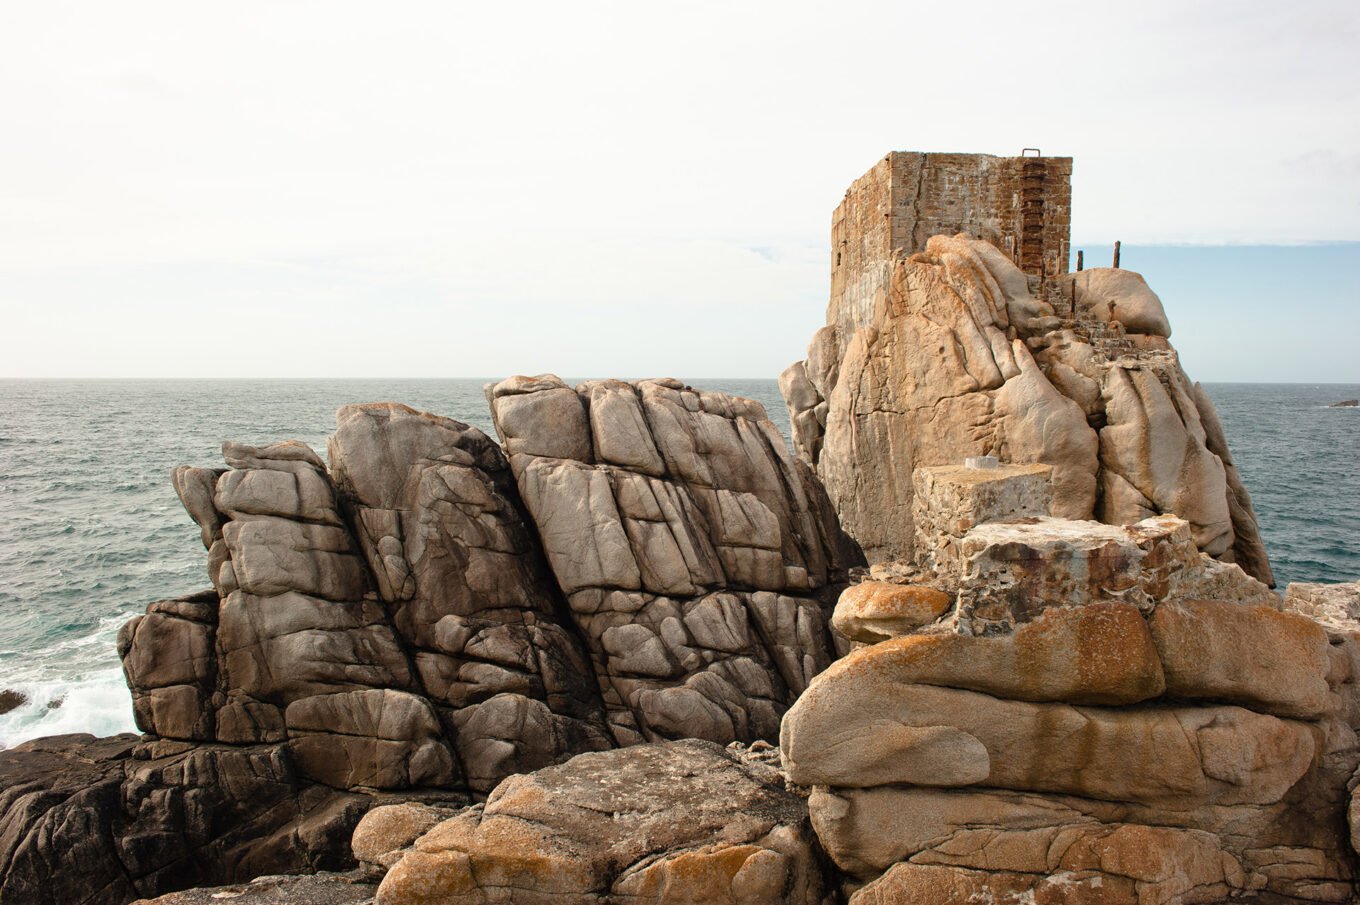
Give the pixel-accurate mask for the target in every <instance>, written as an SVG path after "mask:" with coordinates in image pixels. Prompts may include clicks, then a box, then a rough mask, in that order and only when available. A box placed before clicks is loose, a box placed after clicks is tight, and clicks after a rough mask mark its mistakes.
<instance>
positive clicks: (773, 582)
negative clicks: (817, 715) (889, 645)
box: [488, 375, 849, 744]
mask: <svg viewBox="0 0 1360 905" xmlns="http://www.w3.org/2000/svg"><path fill="white" fill-rule="evenodd" d="M488 398H489V399H490V402H491V408H492V413H493V415H494V418H495V423H496V427H497V430H498V431H499V432H500V434H501V436H502V437H503V439H504V442H505V449H506V451H507V453H508V454H509V460H510V468H511V471H512V472H513V473H514V475H515V478H516V480H517V481H518V484H519V491H520V495H521V496H522V497H523V500H524V505H525V508H526V510H527V512H528V513H529V517H530V519H531V521H532V522H533V524H534V526H535V528H536V529H537V531H538V536H539V538H540V539H541V541H542V544H543V549H544V552H545V553H546V555H547V559H548V564H549V566H550V567H551V568H552V571H553V574H554V575H555V576H556V579H557V583H558V585H559V587H560V588H561V589H562V592H563V593H564V594H565V595H566V599H567V602H568V604H569V606H570V609H571V614H572V618H573V620H574V621H575V623H576V624H577V625H578V626H579V627H580V630H581V634H582V636H583V637H584V638H585V641H586V645H587V647H588V649H589V651H590V654H591V657H592V661H593V663H594V669H595V674H596V675H597V676H598V678H599V681H600V690H601V693H602V695H603V698H604V703H605V707H606V710H607V712H608V717H609V723H610V727H611V728H612V729H613V732H614V737H615V738H616V739H617V741H618V742H619V743H620V744H632V743H635V742H639V741H643V740H648V741H652V740H663V739H676V738H701V739H708V740H709V741H714V742H720V743H726V742H729V741H733V740H738V741H747V742H749V741H754V740H757V739H767V740H768V739H773V738H774V737H775V736H776V735H777V734H778V731H779V720H780V717H781V716H782V714H783V712H784V710H785V708H787V707H788V705H789V704H791V703H792V702H793V700H794V698H796V697H797V696H798V694H799V693H801V692H802V690H803V689H804V688H806V687H807V683H808V681H809V680H810V679H811V678H812V677H813V676H814V675H816V674H817V673H818V672H820V671H821V670H822V669H824V668H825V667H826V666H827V665H828V664H829V663H830V662H831V659H832V657H833V653H834V652H833V649H832V645H831V640H830V636H829V634H828V632H827V631H826V621H827V615H828V614H827V612H826V610H829V609H830V607H829V605H828V604H829V602H830V601H829V600H828V597H827V595H828V593H834V590H838V588H837V587H836V582H838V581H840V580H841V579H842V577H843V575H844V571H845V568H846V566H847V565H848V563H849V559H848V557H849V553H848V552H847V550H846V548H845V545H844V542H843V540H842V538H841V536H840V532H839V529H838V527H837V524H836V521H835V517H834V515H833V514H832V512H831V510H830V507H829V506H828V505H827V503H826V500H825V497H824V495H823V492H822V489H821V486H820V484H819V483H818V481H817V479H816V478H815V476H813V475H812V473H811V471H810V469H808V468H807V467H806V466H805V465H803V464H802V463H800V462H798V461H796V460H795V459H793V458H792V457H791V456H790V455H789V454H788V452H787V449H786V447H785V444H784V441H783V438H782V437H780V435H779V433H778V431H776V430H775V428H774V426H773V425H772V424H770V422H769V421H768V419H767V418H766V415H765V411H764V409H763V408H762V407H761V406H760V405H759V404H758V403H755V402H752V401H750V400H747V399H740V398H737V397H733V396H728V395H726V394H724V393H708V392H701V391H698V390H693V389H691V388H689V387H686V386H685V385H684V384H682V383H680V382H679V381H675V380H644V381H640V382H639V383H637V384H629V383H623V382H621V381H612V380H611V381H597V382H592V383H587V384H583V385H581V386H579V387H576V388H575V389H573V388H571V387H568V386H567V385H566V384H564V383H563V382H562V381H561V380H560V379H558V378H557V377H554V376H552V375H544V376H540V377H532V378H526V377H515V378H511V379H509V380H506V381H503V382H501V383H498V384H496V385H495V386H494V387H489V388H488Z"/></svg>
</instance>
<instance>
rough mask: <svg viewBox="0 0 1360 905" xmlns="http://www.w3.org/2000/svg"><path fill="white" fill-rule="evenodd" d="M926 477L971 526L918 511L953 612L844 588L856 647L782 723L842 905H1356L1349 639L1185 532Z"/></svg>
mask: <svg viewBox="0 0 1360 905" xmlns="http://www.w3.org/2000/svg"><path fill="white" fill-rule="evenodd" d="M933 471H934V473H933V474H932V475H930V476H927V477H928V480H922V476H918V482H917V486H918V487H921V486H928V487H931V488H932V489H931V494H930V499H934V500H937V501H945V500H955V501H959V500H962V501H965V502H966V503H967V505H964V506H962V507H961V510H962V511H964V512H966V513H967V515H966V516H965V517H963V519H962V521H963V523H965V526H964V527H963V528H962V530H959V529H960V527H961V526H960V515H959V512H960V509H955V508H942V509H940V510H931V509H930V508H929V507H918V510H917V519H918V522H921V523H922V524H918V529H920V530H919V531H918V536H919V537H921V538H922V539H923V540H922V546H925V543H926V541H927V539H931V538H933V539H934V541H935V543H936V544H937V549H936V550H935V551H934V553H935V554H936V555H927V556H925V557H923V560H924V561H925V562H927V563H928V564H935V563H939V564H942V565H939V566H935V565H932V567H931V568H930V569H928V570H922V571H921V572H920V573H918V574H917V576H916V577H915V580H916V582H917V585H916V586H915V587H912V588H910V590H911V591H912V592H913V593H915V594H917V595H921V594H925V595H926V596H928V597H930V598H932V599H934V595H935V594H939V593H949V594H952V598H953V599H952V605H951V606H950V607H949V608H948V609H946V610H944V611H943V612H941V613H940V615H939V616H938V617H937V618H935V619H933V620H930V621H923V619H922V617H923V616H925V615H928V611H926V612H922V611H920V610H919V609H915V610H913V617H912V618H910V619H905V620H903V619H897V620H895V621H894V620H891V619H888V618H885V617H886V616H889V615H892V614H895V613H898V612H900V611H901V609H902V606H901V604H900V602H899V601H900V600H901V599H902V598H903V597H904V596H905V593H906V591H907V590H908V589H907V588H901V589H900V590H898V591H897V592H896V595H895V596H894V594H893V593H892V592H891V591H890V590H889V588H890V587H892V583H891V582H887V583H882V584H870V586H869V590H859V589H860V588H862V587H864V586H863V585H860V586H855V587H852V588H851V589H849V590H847V592H846V593H845V594H844V595H843V598H842V603H841V604H839V605H838V608H837V609H838V613H837V616H836V619H835V625H837V626H838V627H839V626H846V627H848V628H849V629H851V630H852V631H853V632H854V633H855V634H854V637H855V639H856V640H857V641H859V642H860V647H859V648H858V649H857V650H855V651H854V652H852V653H850V654H849V655H848V656H846V657H844V658H843V659H841V660H839V661H838V662H836V663H835V664H833V665H832V666H831V667H830V668H829V669H828V670H826V671H825V672H823V673H822V674H821V675H819V676H818V677H817V678H816V679H814V680H813V682H812V684H811V685H810V686H809V688H808V689H807V691H806V692H805V693H804V694H803V695H802V697H800V698H799V700H798V702H797V703H796V704H795V705H794V706H793V707H792V708H791V709H790V711H789V712H788V714H787V715H786V717H785V719H784V723H783V727H782V734H781V741H782V745H781V749H782V754H783V760H784V764H785V767H786V769H787V771H788V774H789V777H790V779H791V780H792V781H793V782H795V783H798V784H800V785H809V786H813V787H815V789H814V792H813V794H812V797H811V800H810V813H811V817H812V821H813V825H814V827H815V829H816V831H817V834H818V836H819V838H820V840H821V842H822V844H823V846H824V847H825V848H826V850H827V852H828V854H829V855H830V856H831V858H832V860H833V861H834V862H835V863H836V864H837V866H838V867H840V868H841V869H842V870H843V871H844V872H845V873H846V874H847V875H848V877H849V878H850V881H849V883H848V887H847V888H848V890H849V891H850V892H852V893H853V896H852V898H851V902H852V905H867V903H876V902H885V903H886V902H898V901H929V902H961V903H962V902H966V901H972V900H973V899H974V898H976V897H979V896H984V897H987V898H988V901H1008V902H1014V903H1017V905H1018V903H1020V902H1033V901H1063V902H1074V903H1097V902H1098V903H1102V905H1113V903H1128V905H1134V903H1138V905H1144V903H1148V902H1156V903H1159V905H1161V903H1166V905H1173V903H1191V902H1209V901H1220V900H1226V899H1228V898H1236V897H1242V896H1248V897H1250V896H1259V897H1262V898H1261V899H1260V900H1261V901H1272V902H1300V903H1302V902H1347V901H1351V896H1352V888H1353V887H1352V883H1353V881H1354V876H1355V859H1354V855H1353V852H1352V848H1351V843H1350V838H1349V834H1348V832H1347V829H1348V827H1347V823H1346V820H1345V813H1346V807H1347V803H1348V801H1349V798H1350V796H1349V791H1348V789H1349V784H1350V782H1351V778H1352V775H1353V774H1354V772H1355V770H1356V768H1357V766H1358V765H1360V743H1357V738H1356V733H1355V727H1356V726H1360V719H1357V716H1358V715H1360V710H1357V708H1356V707H1355V703H1354V702H1355V701H1356V699H1357V693H1360V686H1357V684H1356V676H1357V675H1358V674H1360V673H1358V672H1357V670H1356V669H1355V664H1356V663H1357V662H1360V661H1357V659H1356V657H1357V655H1358V654H1360V634H1356V633H1354V632H1350V631H1347V630H1345V628H1344V627H1341V626H1332V627H1324V626H1323V625H1321V624H1319V623H1318V622H1316V621H1314V620H1313V619H1311V618H1308V617H1306V616H1303V615H1300V614H1299V613H1295V612H1288V611H1286V610H1284V609H1283V608H1282V607H1281V604H1280V601H1279V598H1278V597H1276V596H1275V595H1274V594H1273V593H1271V592H1270V591H1269V590H1268V589H1267V588H1266V587H1265V585H1263V584H1262V583H1260V582H1258V581H1256V580H1255V579H1253V578H1251V577H1249V576H1248V575H1246V574H1245V573H1244V572H1242V571H1241V570H1240V569H1239V568H1238V567H1237V566H1235V565H1227V564H1223V563H1221V562H1218V561H1216V560H1214V559H1212V558H1211V557H1209V556H1208V555H1207V554H1205V553H1203V552H1201V551H1199V550H1198V549H1197V547H1196V544H1195V540H1194V536H1193V532H1192V529H1191V526H1190V525H1189V523H1188V522H1186V521H1185V520H1183V519H1179V518H1176V517H1174V516H1158V517H1154V518H1150V519H1146V520H1144V521H1142V522H1139V523H1137V524H1135V525H1131V526H1110V525H1105V524H1102V523H1099V522H1094V521H1073V520H1064V519H1055V518H1052V517H1047V516H1036V515H1030V514H1027V513H1024V512H1023V510H1024V509H1025V508H1026V507H1027V506H1033V505H1042V504H1041V503H1039V502H1038V501H1036V500H1035V499H1034V494H1035V488H1034V485H1033V481H1034V475H1035V472H1034V471H1033V470H1032V469H1027V468H1014V469H1005V468H1002V469H991V470H990V471H988V473H987V476H985V477H978V476H975V475H961V474H960V473H959V470H958V469H947V468H941V469H934V470H933ZM941 485H951V486H950V487H949V488H948V489H946V488H943V487H942V486H941ZM1043 508H1046V507H1043ZM1017 509H1019V510H1022V511H1021V512H1020V513H1019V514H1017V513H1016V510H1017ZM989 510H990V511H989ZM991 514H1000V515H1001V516H1002V520H1000V521H993V520H991V519H990V517H989V516H990V515H991ZM954 532H957V534H961V536H957V535H956V533H954ZM926 592H929V593H926ZM841 610H845V611H846V612H845V613H844V614H842V613H841V612H840V611H841Z"/></svg>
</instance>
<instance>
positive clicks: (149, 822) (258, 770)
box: [0, 735, 457, 905]
mask: <svg viewBox="0 0 1360 905" xmlns="http://www.w3.org/2000/svg"><path fill="white" fill-rule="evenodd" d="M445 797H446V798H453V799H456V798H457V796H447V795H446V796H445ZM381 800H382V799H381V797H374V796H371V795H365V794H359V793H353V792H344V791H339V790H336V789H332V788H329V787H327V786H324V785H319V784H314V783H309V782H307V781H306V779H305V777H304V776H302V775H300V774H299V772H298V771H297V770H296V768H295V766H294V764H293V761H292V758H291V756H290V753H289V751H288V749H287V747H286V746H284V745H278V744H275V745H254V746H233V745H216V744H185V743H179V742H169V741H153V742H144V741H141V740H139V739H138V738H137V737H136V736H132V735H123V736H115V737H112V738H107V739H95V738H93V737H92V736H88V735H71V736H56V737H53V738H46V739H39V740H36V741H33V742H28V743H25V744H22V745H18V746H16V747H14V748H11V749H9V750H6V751H3V752H0V901H3V902H7V903H8V902H15V903H24V905H77V903H79V905H122V903H125V902H127V901H129V900H131V899H136V898H141V897H148V896H155V895H159V894H161V893H163V892H168V891H170V890H174V889H180V888H183V887H185V886H191V885H195V884H199V885H205V886H211V885H215V884H221V883H227V882H232V881H238V880H242V879H248V878H250V877H254V876H257V875H260V874H268V873H278V872H297V871H315V870H337V869H344V868H346V867H349V866H350V865H352V863H353V860H352V857H351V856H350V854H349V852H348V839H349V837H350V834H351V832H352V830H353V829H354V826H355V824H356V823H357V822H358V820H359V818H360V816H362V814H363V813H364V811H366V810H367V809H368V808H369V807H370V806H372V804H373V803H375V802H380V801H381ZM345 901H352V900H345Z"/></svg>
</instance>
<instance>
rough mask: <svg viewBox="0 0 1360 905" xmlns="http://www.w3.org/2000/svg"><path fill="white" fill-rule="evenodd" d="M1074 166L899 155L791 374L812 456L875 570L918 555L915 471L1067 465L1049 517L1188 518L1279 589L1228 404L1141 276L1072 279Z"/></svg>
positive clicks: (849, 220)
mask: <svg viewBox="0 0 1360 905" xmlns="http://www.w3.org/2000/svg"><path fill="white" fill-rule="evenodd" d="M1070 174H1071V160H1070V159H1068V158H1034V157H1018V158H995V157H990V156H987V155H972V154H915V153H894V154H891V155H889V156H888V157H887V158H885V159H884V160H883V161H881V162H880V163H879V164H878V165H877V166H875V167H874V168H873V169H871V170H870V171H869V172H868V173H866V174H865V175H864V176H863V177H861V178H860V179H859V180H857V181H856V182H855V183H854V185H852V186H851V187H850V189H849V191H848V192H847V193H846V196H845V200H844V201H843V202H842V203H841V206H840V207H839V208H837V210H836V213H835V216H834V218H833V221H832V222H833V225H832V242H833V245H834V246H835V247H834V250H833V255H832V281H831V300H830V304H829V305H828V307H827V319H826V326H825V327H823V328H822V329H820V330H819V331H817V333H816V334H815V335H814V337H813V339H812V343H811V345H810V346H809V347H808V354H807V358H806V359H805V360H804V361H800V362H797V363H795V364H793V365H792V366H790V367H789V368H788V369H787V370H786V371H785V372H784V373H783V374H782V375H781V377H780V385H781V388H782V389H783V392H784V397H785V399H786V400H787V402H788V406H789V415H790V419H791V421H792V425H793V440H794V445H795V447H796V448H797V450H798V454H799V455H800V456H801V457H802V458H803V459H804V460H805V461H807V462H808V463H809V464H811V465H812V466H814V467H815V468H816V470H817V474H818V476H819V477H820V478H821V479H822V482H823V484H824V485H825V486H826V490H827V493H828V494H829V495H830V497H831V500H832V502H833V504H834V505H835V507H836V511H837V513H838V514H839V516H840V518H841V524H842V526H843V527H844V528H845V530H846V531H847V532H848V533H849V534H850V536H851V537H853V538H854V539H855V540H856V541H857V542H858V543H859V544H860V545H861V547H862V548H863V550H864V553H865V554H866V555H867V556H868V558H869V560H870V562H877V561H880V560H892V559H902V558H910V556H911V544H912V539H913V538H914V536H915V531H914V530H913V527H912V511H913V510H912V506H911V499H912V494H913V486H912V473H913V472H914V471H915V469H917V468H919V467H923V466H936V465H947V464H953V463H958V462H962V461H963V459H964V458H965V457H967V456H973V455H996V456H999V457H1000V458H1001V459H1002V460H1004V461H1008V462H1039V463H1043V464H1047V465H1052V466H1053V468H1054V514H1056V515H1061V516H1063V517H1066V518H1073V519H1089V518H1096V519H1098V520H1099V521H1102V522H1107V523H1109V524H1113V525H1120V524H1131V523H1133V522H1137V521H1139V520H1140V519H1144V518H1147V517H1150V516H1154V515H1162V514H1166V513H1173V512H1174V513H1176V514H1179V515H1180V516H1182V517H1183V518H1185V519H1186V520H1187V521H1189V522H1190V527H1191V531H1192V533H1193V535H1194V537H1195V542H1196V544H1197V545H1198V546H1199V548H1200V549H1201V550H1204V551H1206V552H1208V553H1210V554H1211V555H1213V556H1214V557H1216V558H1218V559H1220V560H1222V561H1225V562H1236V563H1238V564H1239V565H1241V566H1242V568H1243V569H1245V570H1246V571H1247V573H1248V574H1250V575H1253V576H1255V577H1256V578H1259V579H1261V580H1262V581H1264V582H1266V583H1267V584H1273V577H1272V574H1271V571H1270V563H1269V561H1268V559H1267V556H1266V552H1265V548H1264V546H1263V545H1262V544H1261V539H1260V534H1259V531H1258V530H1257V526H1256V515H1255V513H1254V512H1253V510H1252V507H1251V498H1250V496H1249V494H1248V493H1247V490H1246V487H1245V486H1244V485H1243V483H1242V481H1241V478H1240V476H1239V475H1238V473H1237V469H1236V467H1235V465H1234V463H1233V459H1232V455H1231V453H1230V452H1229V450H1228V445H1227V441H1226V439H1225V438H1224V435H1223V429H1222V427H1221V425H1220V424H1219V420H1218V414H1217V412H1216V411H1215V410H1214V406H1213V403H1212V402H1211V401H1210V400H1209V397H1208V396H1207V395H1206V394H1205V393H1204V391H1203V390H1202V389H1201V388H1200V387H1199V385H1198V384H1195V383H1192V382H1191V381H1190V379H1189V378H1188V377H1187V376H1186V374H1185V372H1184V370H1182V369H1181V366H1180V361H1179V358H1178V357H1177V355H1176V352H1175V350H1174V349H1173V348H1172V346H1171V343H1170V340H1169V337H1170V335H1171V326H1170V323H1169V322H1168V320H1167V317H1166V313H1165V311H1164V310H1163V308H1162V303H1161V300H1160V299H1158V297H1157V296H1156V294H1155V293H1153V291H1152V290H1151V289H1150V288H1148V286H1147V284H1146V283H1145V282H1144V280H1143V278H1142V277H1141V276H1139V275H1138V274H1136V273H1134V272H1132V271H1128V270H1120V269H1117V268H1094V269H1090V270H1083V271H1080V272H1077V273H1068V272H1067V256H1068V246H1069V229H1070V206H1071V188H1070Z"/></svg>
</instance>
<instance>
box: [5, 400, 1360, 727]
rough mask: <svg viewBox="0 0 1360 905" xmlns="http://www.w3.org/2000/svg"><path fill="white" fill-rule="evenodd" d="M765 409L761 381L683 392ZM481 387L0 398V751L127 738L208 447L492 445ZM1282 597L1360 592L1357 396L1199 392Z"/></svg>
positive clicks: (195, 548) (210, 461) (188, 575)
mask: <svg viewBox="0 0 1360 905" xmlns="http://www.w3.org/2000/svg"><path fill="white" fill-rule="evenodd" d="M692 382H693V383H694V384H695V385H697V386H700V387H703V388H705V389H718V390H724V391H727V392H731V393H737V394H740V395H743V396H749V397H752V398H754V399H757V400H759V401H760V402H762V403H764V405H765V407H766V409H767V411H768V412H769V413H770V417H771V420H773V421H774V423H775V424H776V425H777V426H778V427H779V428H780V429H781V430H782V431H784V432H785V434H786V435H787V431H788V417H787V414H786V412H785V410H784V406H783V402H782V400H781V399H780V396H779V389H778V386H777V384H776V382H775V381H773V380H718V379H706V380H693V381H692ZM482 384H483V381H481V380H409V381H408V380H260V381H250V380H199V381H180V380H158V381H130V380H129V381H122V380H105V381H0V689H9V690H12V691H15V692H18V693H19V694H21V695H23V696H24V699H25V700H24V703H22V704H20V705H19V706H17V707H15V708H14V709H12V710H10V711H9V712H7V713H4V714H0V746H9V745H13V744H16V743H17V742H19V741H22V740H24V739H28V738H33V737H35V736H40V735H51V734H56V733H61V732H93V733H96V734H108V733H112V732H120V731H126V730H132V729H133V725H132V714H131V704H130V701H129V698H128V694H127V690H126V688H125V686H124V684H123V678H122V672H121V669H120V667H119V664H118V656H117V652H116V650H115V647H114V639H115V636H116V634H117V630H118V627H119V626H120V625H121V624H122V623H123V622H125V621H126V620H127V619H129V618H130V617H132V616H133V615H136V614H137V613H140V612H141V611H142V610H143V608H144V607H145V606H146V604H147V603H148V602H150V601H152V600H157V599H160V598H163V597H170V596H176V595H179V594H183V593H187V592H190V591H194V590H198V589H200V588H203V587H206V586H207V577H206V570H205V565H204V561H205V560H204V551H203V548H202V545H201V544H200V542H199V539H198V529H197V528H196V527H195V526H194V525H193V524H192V522H190V520H189V517H188V516H187V515H186V514H185V513H184V511H183V509H182V508H181V507H180V505H179V501H178V500H177V499H176V498H175V494H174V491H173V490H172V489H171V486H170V481H169V472H170V469H171V468H173V467H174V466H176V465H180V464H190V465H202V466H220V465H221V464H222V460H221V452H220V446H221V443H222V441H223V440H228V439H230V440H239V441H242V442H246V443H256V444H262V443H269V442H273V441H275V440H282V439H289V438H296V439H299V440H303V441H305V442H307V443H309V444H311V445H312V446H313V447H314V448H315V449H317V450H318V451H319V452H321V453H322V454H323V455H324V452H325V437H326V435H327V434H329V433H330V432H331V430H332V428H333V427H334V413H335V410H336V409H337V408H338V407H340V406H341V405H343V404H346V403H351V402H367V401H374V400H386V399H394V400H398V401H401V402H405V403H407V404H408V405H412V406H415V407H416V408H420V409H424V410H427V411H432V412H437V413H439V414H442V415H447V416H450V417H453V418H457V419H459V420H460V421H465V422H467V423H469V424H473V425H475V426H477V427H480V428H482V429H483V430H485V431H487V432H488V433H492V431H491V425H490V421H489V416H488V413H487V407H486V402H485V399H484V398H483V396H482ZM1206 389H1207V390H1208V391H1209V394H1210V396H1212V397H1213V399H1214V401H1215V403H1216V404H1217V405H1218V407H1219V411H1220V414H1221V415H1222V418H1223V423H1224V428H1225V430H1226V431H1227V434H1228V440H1229V444H1230V445H1231V446H1232V449H1233V452H1234V455H1235V456H1236V458H1237V462H1238V466H1239V468H1240V469H1241V471H1242V473H1243V476H1244V479H1245V481H1246V483H1247V486H1248V488H1249V489H1250V490H1251V492H1252V495H1253V497H1254V500H1255V504H1256V510H1257V513H1258V515H1259V516H1260V519H1261V524H1262V532H1263V534H1264V536H1265V541H1266V546H1267V548H1268V549H1269V551H1270V555H1271V559H1272V562H1273V564H1274V566H1275V570H1276V575H1277V577H1278V578H1279V580H1280V582H1281V585H1282V586H1283V584H1284V583H1285V582H1288V581H1348V580H1357V579H1360V469H1357V468H1356V460H1357V456H1358V455H1360V409H1331V408H1327V407H1326V406H1327V405H1328V404H1330V403H1332V402H1336V401H1338V400H1342V399H1353V398H1357V397H1360V385H1338V384H1330V385H1321V386H1318V385H1297V384H1206Z"/></svg>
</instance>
